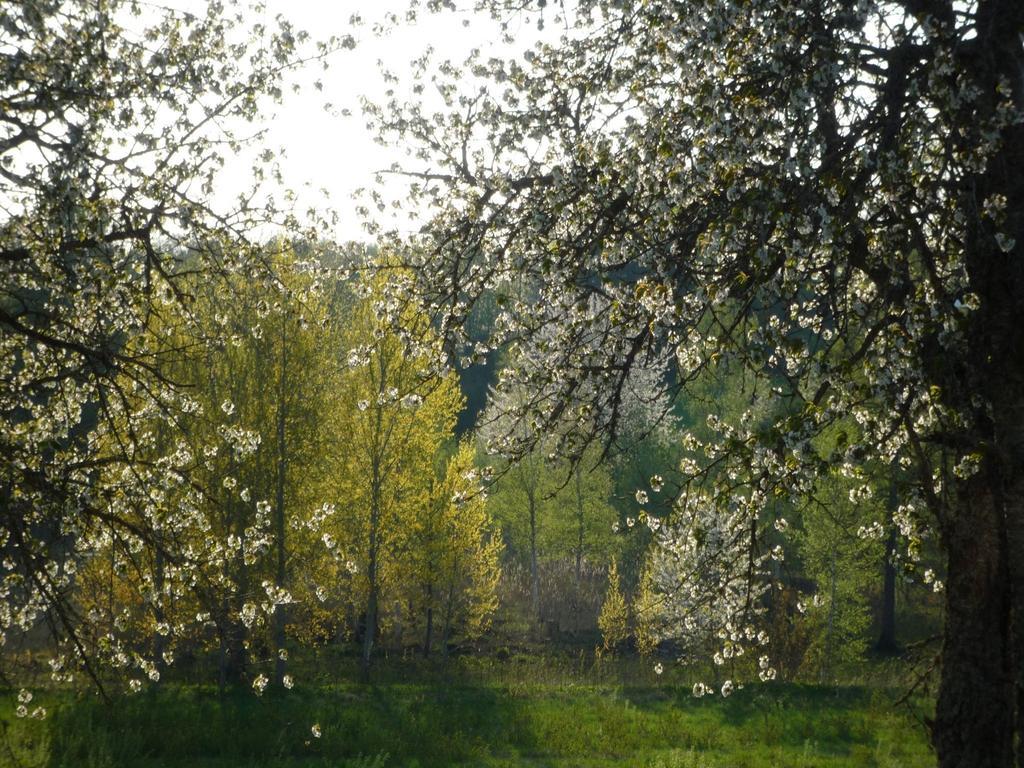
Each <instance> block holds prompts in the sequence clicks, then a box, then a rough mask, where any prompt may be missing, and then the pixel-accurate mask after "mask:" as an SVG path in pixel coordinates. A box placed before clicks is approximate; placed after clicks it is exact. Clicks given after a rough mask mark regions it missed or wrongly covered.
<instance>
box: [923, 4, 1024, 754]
mask: <svg viewBox="0 0 1024 768" xmlns="http://www.w3.org/2000/svg"><path fill="white" fill-rule="evenodd" d="M974 29H975V30H976V31H977V37H976V38H975V39H972V40H970V41H969V42H968V43H967V44H966V45H964V46H963V47H962V50H960V51H958V52H957V54H956V55H957V56H958V57H959V58H958V61H957V63H958V68H959V70H960V71H961V72H962V73H963V76H964V78H965V80H969V81H973V82H971V85H972V86H974V87H975V88H976V93H977V98H975V99H973V100H971V101H970V102H969V103H965V105H964V107H963V109H962V110H961V112H960V113H958V114H957V116H956V119H957V122H958V124H959V125H960V126H961V128H960V130H959V131H958V132H957V133H956V134H954V136H953V137H952V141H953V147H954V149H957V150H959V149H961V146H960V144H961V143H962V144H963V147H962V148H963V149H964V150H966V151H973V149H972V147H973V146H976V145H978V144H980V143H982V142H984V141H987V140H989V138H988V137H986V136H984V135H983V134H982V132H983V131H984V130H985V128H984V125H985V123H986V122H987V121H989V120H992V119H993V118H994V117H995V116H996V115H997V114H999V112H1000V110H1002V109H1004V108H1005V102H1006V101H1007V100H1009V102H1010V103H1011V104H1012V105H1013V106H1014V107H1016V109H1018V110H1020V109H1024V44H1022V41H1021V33H1022V30H1024V3H1021V2H1020V0H982V1H981V2H979V3H978V4H977V16H976V20H975V24H974ZM997 139H998V143H999V144H998V151H997V153H996V154H995V155H993V156H992V157H990V158H989V159H988V160H987V161H986V163H985V164H984V166H982V167H980V168H979V169H978V170H977V171H976V172H974V173H971V174H967V175H965V176H964V177H963V179H962V180H961V185H960V190H959V195H960V198H959V201H958V203H959V206H960V210H961V212H962V213H963V215H964V221H965V222H966V233H965V238H964V244H963V245H964V258H965V263H966V268H967V274H968V278H969V284H970V285H969V287H970V290H971V291H972V292H973V293H974V294H975V295H976V296H977V297H978V298H979V299H980V302H979V308H978V310H977V311H975V312H972V313H970V315H969V316H968V317H967V319H966V320H965V328H966V339H967V354H966V355H965V356H962V357H959V363H960V364H961V366H960V367H958V366H957V365H956V364H952V363H950V362H949V360H948V359H947V360H945V361H943V359H942V358H943V355H946V356H947V357H948V350H945V349H942V348H941V347H938V348H937V350H936V351H935V353H934V354H933V356H932V360H931V361H929V362H930V363H931V365H932V366H933V368H934V369H935V370H939V371H941V369H942V368H943V367H945V368H946V371H945V375H939V376H937V377H936V382H937V384H939V385H940V389H941V391H942V394H943V396H944V397H945V398H947V399H949V401H950V402H951V403H952V404H953V405H954V407H955V408H957V409H958V410H960V411H962V412H967V413H970V414H971V419H970V422H971V423H970V429H969V431H968V432H966V433H961V434H960V435H957V437H962V438H963V439H964V441H965V442H966V443H967V445H965V446H958V448H960V452H961V453H967V452H968V450H969V451H971V452H972V453H973V454H974V455H975V456H977V457H978V459H979V462H980V470H979V471H978V472H977V473H976V474H974V475H973V476H972V477H970V478H968V479H965V480H961V481H959V483H958V484H957V485H958V487H957V488H956V496H955V498H956V508H955V509H953V510H951V512H950V514H949V515H948V516H947V517H946V519H944V520H943V521H942V524H941V526H940V527H941V531H942V543H943V545H944V548H945V552H946V556H947V562H948V572H947V574H946V627H945V637H944V642H943V656H942V679H941V684H940V688H939V698H938V702H937V705H936V720H935V726H934V730H933V742H934V744H935V747H936V750H937V752H938V756H939V765H940V766H941V768H967V767H968V766H970V767H971V768H987V767H988V766H992V767H993V768H995V767H996V766H998V768H1011V766H1013V765H1014V764H1015V763H1016V765H1018V766H1021V765H1022V764H1024V754H1022V753H1024V745H1020V744H1017V745H1016V746H1015V741H1017V740H1019V738H1020V737H1021V735H1022V732H1021V723H1022V714H1021V712H1020V710H1019V704H1020V702H1021V699H1022V681H1024V677H1022V674H1024V672H1022V664H1021V658H1022V641H1024V635H1022V634H1021V628H1022V617H1021V606H1022V604H1024V592H1022V587H1024V580H1022V579H1024V575H1022V573H1021V571H1022V569H1024V565H1022V563H1021V561H1022V560H1024V549H1022V546H1024V531H1022V528H1024V519H1022V518H1024V501H1022V498H1021V494H1022V493H1024V343H1022V333H1024V124H1021V123H1020V122H1016V123H1014V122H1013V121H1010V122H1009V123H1007V124H1005V127H1002V128H1001V129H1000V130H999V133H998V136H997ZM996 197H1001V198H1005V201H1006V206H1005V213H1004V214H1003V215H1001V216H1000V220H999V221H997V220H996V219H995V218H992V217H990V216H987V215H985V214H984V213H983V211H982V208H983V205H984V203H985V201H988V200H992V199H996ZM997 235H1000V236H1001V237H1002V238H1003V240H1002V241H1001V244H1000V241H997ZM1006 238H1009V239H1012V240H1013V241H1014V243H1015V244H1012V245H1007V243H1009V240H1008V239H1006ZM1015 749H1016V751H1017V754H1016V757H1015Z"/></svg>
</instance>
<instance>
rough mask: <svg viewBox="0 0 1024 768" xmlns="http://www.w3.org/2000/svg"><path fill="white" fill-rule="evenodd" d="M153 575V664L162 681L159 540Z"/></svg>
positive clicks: (164, 640) (161, 559)
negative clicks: (155, 596)
mask: <svg viewBox="0 0 1024 768" xmlns="http://www.w3.org/2000/svg"><path fill="white" fill-rule="evenodd" d="M154 561H155V562H154V567H153V570H154V574H153V587H154V589H155V590H156V594H157V600H156V603H155V604H154V606H153V620H154V621H155V622H156V634H155V635H154V636H153V664H154V665H155V666H156V670H157V672H158V673H159V675H160V680H162V679H163V675H164V671H165V670H166V667H167V664H166V663H165V662H164V652H165V651H166V650H167V637H166V635H164V633H163V632H162V631H161V627H160V625H161V624H163V623H164V618H165V615H164V602H163V601H164V581H165V578H166V575H165V572H164V551H163V549H162V548H161V547H160V540H159V538H157V540H156V551H155V553H154Z"/></svg>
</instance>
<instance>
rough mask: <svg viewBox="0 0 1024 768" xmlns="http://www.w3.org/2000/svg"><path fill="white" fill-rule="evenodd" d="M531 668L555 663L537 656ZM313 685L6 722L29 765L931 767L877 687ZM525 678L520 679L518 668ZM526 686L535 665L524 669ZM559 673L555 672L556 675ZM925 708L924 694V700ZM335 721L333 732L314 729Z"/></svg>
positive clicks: (478, 681)
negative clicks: (700, 695) (700, 689)
mask: <svg viewBox="0 0 1024 768" xmlns="http://www.w3.org/2000/svg"><path fill="white" fill-rule="evenodd" d="M529 662H530V663H529V664H527V665H526V666H525V667H524V669H531V668H532V669H543V668H544V667H545V660H543V659H531V660H529ZM527 675H528V676H527V678H526V681H525V682H520V683H518V684H514V683H503V682H500V681H499V680H500V679H501V675H500V669H495V670H493V671H492V672H490V673H488V674H487V675H484V676H483V677H480V676H479V675H477V677H476V678H475V679H474V680H472V681H470V680H460V679H459V677H458V676H457V673H456V676H455V677H453V678H450V679H448V680H447V681H443V682H441V683H440V684H438V683H436V682H435V683H426V682H423V681H419V680H417V679H416V678H415V677H410V675H409V674H408V673H405V674H400V675H399V677H401V678H403V679H402V680H401V682H395V683H391V684H384V685H378V686H376V687H372V688H371V687H364V686H359V685H351V684H342V685H334V686H327V687H323V688H312V687H300V688H296V689H295V690H294V691H291V692H280V693H278V694H274V695H273V696H271V695H270V694H268V695H267V696H265V697H264V698H263V699H256V698H254V697H252V696H251V695H248V694H246V693H244V692H242V693H232V694H228V695H226V696H224V697H218V696H216V695H215V694H214V693H213V692H212V691H210V690H208V689H207V690H203V689H184V688H181V689H179V688H167V689H165V690H164V691H161V692H159V693H157V694H154V695H147V696H143V697H132V698H126V699H123V700H119V701H116V702H114V703H113V704H112V705H104V704H102V703H100V702H99V701H96V700H94V699H73V698H64V699H62V700H61V701H60V702H59V703H58V702H54V705H55V706H54V707H53V708H54V712H53V713H52V715H51V717H50V718H49V719H47V720H43V721H39V720H7V721H6V725H7V729H6V734H7V743H8V745H10V746H11V747H12V748H14V749H16V750H17V754H18V755H19V756H20V758H21V759H22V764H23V765H25V766H26V768H28V767H31V768H35V766H40V767H41V766H43V765H46V766H49V767H50V768H63V767H64V766H67V767H68V768H70V767H71V766H75V768H121V766H125V767H127V766H132V768H150V766H152V767H153V768H156V766H160V767H161V768H172V767H175V768H176V767H177V766H181V767H182V768H184V766H186V765H188V766H192V765H199V766H207V767H209V768H241V766H254V767H256V768H271V767H273V768H284V766H303V767H306V766H308V768H313V767H314V766H315V767H316V768H326V766H339V765H341V766H352V767H353V768H355V767H356V766H360V768H363V767H365V766H389V767H391V768H399V767H402V766H404V767H405V768H412V767H413V766H418V767H419V768H442V767H443V766H465V767H466V768H469V766H487V767H490V768H498V767H499V766H503V767H504V768H518V767H519V766H522V767H523V768H525V766H528V765H537V764H542V765H552V766H558V767H559V768H570V767H572V768H576V767H582V768H610V766H652V767H653V766H666V767H671V768H677V767H679V768H681V767H683V766H685V767H686V768H691V767H693V766H711V767H713V768H733V767H734V766H743V767H744V768H775V767H776V766H780V765H786V766H789V765H793V766H807V767H808V768H810V766H816V767H817V766H825V767H826V768H853V766H877V767H878V768H882V767H883V766H884V767H885V768H895V766H897V765H898V766H901V767H902V768H917V767H918V766H921V767H922V768H923V767H924V766H928V765H931V764H932V762H933V759H932V757H931V754H930V750H929V748H928V745H927V739H926V736H925V734H924V732H923V731H922V730H921V729H920V726H919V725H918V724H917V723H915V722H914V720H913V719H912V718H911V717H910V716H908V715H907V714H905V713H903V712H901V711H896V710H893V709H892V707H891V704H889V703H888V702H887V701H886V700H885V699H876V698H873V697H872V696H871V695H870V693H869V692H867V691H865V690H863V689H852V688H846V689H834V688H816V687H810V686H808V687H796V686H790V687H785V686H779V687H777V688H776V689H775V690H774V692H773V693H772V694H770V695H766V694H759V693H755V692H754V691H753V690H750V689H748V690H746V691H742V692H737V693H734V694H733V696H732V697H730V698H729V699H725V700H723V699H703V700H696V699H693V697H692V696H691V695H690V693H689V690H688V686H686V685H685V684H683V685H680V684H678V683H667V684H666V683H659V684H658V685H627V686H623V685H620V684H612V685H609V684H594V683H589V682H586V680H585V679H584V678H580V677H578V676H577V677H575V678H574V679H571V680H567V681H566V684H565V685H564V686H563V685H552V684H551V683H549V682H546V681H545V675H543V674H537V675H535V676H530V675H529V673H527ZM510 677H511V676H510ZM518 678H519V680H520V681H523V679H524V678H523V677H522V674H521V673H519V674H518ZM547 679H550V678H547ZM914 706H915V708H916V710H918V711H920V710H921V704H920V703H918V702H915V704H914ZM314 724H319V726H320V733H321V736H320V738H316V737H314V736H313V735H312V727H313V725H314Z"/></svg>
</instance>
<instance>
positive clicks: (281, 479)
mask: <svg viewBox="0 0 1024 768" xmlns="http://www.w3.org/2000/svg"><path fill="white" fill-rule="evenodd" d="M287 369H288V314H287V312H282V315H281V370H280V372H279V373H278V378H277V508H276V509H275V511H274V537H275V539H276V541H275V544H276V549H277V573H276V574H275V585H276V586H277V588H278V589H279V590H281V589H284V588H285V581H286V578H287V574H286V573H285V565H286V555H287V551H286V547H285V540H284V533H285V525H284V487H285V478H286V472H287V471H288V453H287V442H286V440H285V437H286V434H285V420H286V418H287V403H286V400H285V397H286V392H285V383H286V382H287ZM284 644H285V606H283V605H281V604H280V603H277V604H275V605H274V653H275V656H276V659H275V661H274V684H275V685H284V675H285V669H286V661H285V659H284V658H283V656H282V653H281V651H282V650H283V649H284Z"/></svg>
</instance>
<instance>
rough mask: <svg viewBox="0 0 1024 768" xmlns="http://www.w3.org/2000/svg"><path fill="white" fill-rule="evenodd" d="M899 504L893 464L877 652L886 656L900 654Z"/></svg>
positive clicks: (883, 562)
mask: <svg viewBox="0 0 1024 768" xmlns="http://www.w3.org/2000/svg"><path fill="white" fill-rule="evenodd" d="M898 504H899V494H898V492H897V486H896V465H895V463H894V464H893V471H892V476H891V477H890V480H889V520H888V523H887V525H888V532H889V533H888V536H886V539H885V554H884V556H883V560H882V612H881V616H880V617H879V625H880V631H879V633H878V642H877V643H875V650H876V651H877V652H878V653H881V654H885V655H894V654H896V653H898V652H899V650H900V647H899V643H897V642H896V524H895V523H894V522H893V514H894V513H895V512H896V508H897V506H898Z"/></svg>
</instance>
